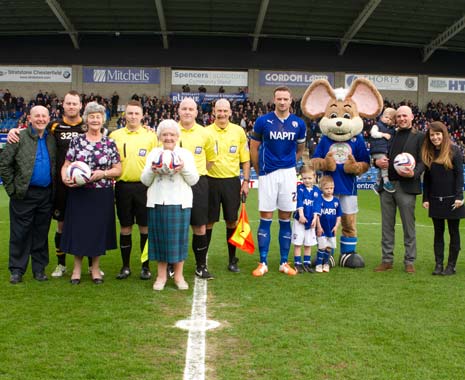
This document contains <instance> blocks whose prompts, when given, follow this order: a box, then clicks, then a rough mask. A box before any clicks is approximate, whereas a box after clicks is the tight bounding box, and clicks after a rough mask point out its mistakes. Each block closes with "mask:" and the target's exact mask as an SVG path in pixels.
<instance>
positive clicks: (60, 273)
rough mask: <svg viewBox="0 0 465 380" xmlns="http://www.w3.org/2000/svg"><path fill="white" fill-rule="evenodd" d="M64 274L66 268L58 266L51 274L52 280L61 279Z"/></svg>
mask: <svg viewBox="0 0 465 380" xmlns="http://www.w3.org/2000/svg"><path fill="white" fill-rule="evenodd" d="M65 273H66V267H65V266H64V265H61V264H58V265H57V266H56V268H55V270H54V271H53V272H52V277H54V278H58V277H63V275H64V274H65Z"/></svg>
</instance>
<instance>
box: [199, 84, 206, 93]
mask: <svg viewBox="0 0 465 380" xmlns="http://www.w3.org/2000/svg"><path fill="white" fill-rule="evenodd" d="M198 90H199V92H200V93H206V92H207V89H206V88H205V86H204V85H203V84H201V85H200V86H199V89H198Z"/></svg>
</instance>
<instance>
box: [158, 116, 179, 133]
mask: <svg viewBox="0 0 465 380" xmlns="http://www.w3.org/2000/svg"><path fill="white" fill-rule="evenodd" d="M165 129H172V130H174V131H175V132H176V134H177V135H178V136H181V128H179V124H178V123H177V122H176V121H174V120H173V119H166V120H163V121H162V122H161V123H160V124H159V125H158V127H157V136H158V138H160V136H161V134H162V132H163V131H164V130H165Z"/></svg>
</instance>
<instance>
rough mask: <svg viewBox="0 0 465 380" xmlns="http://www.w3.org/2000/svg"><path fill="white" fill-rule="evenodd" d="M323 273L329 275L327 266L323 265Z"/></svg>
mask: <svg viewBox="0 0 465 380" xmlns="http://www.w3.org/2000/svg"><path fill="white" fill-rule="evenodd" d="M323 272H325V273H329V264H323Z"/></svg>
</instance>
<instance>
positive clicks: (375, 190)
mask: <svg viewBox="0 0 465 380" xmlns="http://www.w3.org/2000/svg"><path fill="white" fill-rule="evenodd" d="M379 185H380V184H379V183H375V184H374V185H373V191H374V192H375V194H376V195H379V187H380V186H379Z"/></svg>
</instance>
